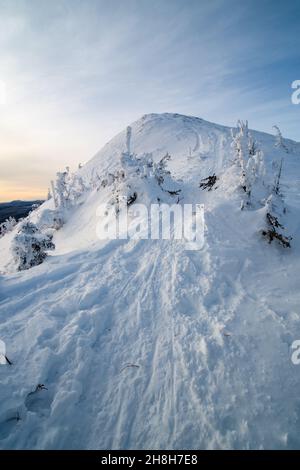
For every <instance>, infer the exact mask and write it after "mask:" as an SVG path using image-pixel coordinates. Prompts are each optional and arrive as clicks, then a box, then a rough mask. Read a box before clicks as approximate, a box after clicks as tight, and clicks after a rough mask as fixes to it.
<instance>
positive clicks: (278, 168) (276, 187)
mask: <svg viewBox="0 0 300 470" xmlns="http://www.w3.org/2000/svg"><path fill="white" fill-rule="evenodd" d="M282 166H283V158H282V159H281V160H280V163H279V164H277V163H276V164H275V163H274V162H273V167H275V169H276V175H275V181H274V187H273V191H274V192H275V194H278V195H279V194H280V179H281V174H282Z"/></svg>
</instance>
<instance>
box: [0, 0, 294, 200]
mask: <svg viewBox="0 0 300 470" xmlns="http://www.w3.org/2000/svg"><path fill="white" fill-rule="evenodd" d="M299 25H300V1H299V0H298V1H297V0H285V1H283V0H276V1H271V0H248V1H244V2H241V1H236V0H209V1H208V0H206V1H204V0H159V1H157V0H151V1H150V0H149V1H148V0H139V1H138V0H110V2H108V1H104V0H85V1H80V0H53V1H49V0H47V1H46V0H26V1H24V0H0V50H1V54H0V82H1V83H2V84H3V83H5V88H6V100H5V102H4V103H2V104H1V105H0V164H1V173H0V200H5V199H11V198H18V197H22V198H27V199H28V198H31V197H40V196H42V195H43V194H44V193H45V188H47V186H48V181H49V180H50V178H51V177H52V176H53V175H54V174H55V172H56V171H57V170H59V169H61V168H63V167H64V166H65V165H67V164H68V165H70V166H71V167H72V166H73V167H74V166H76V165H77V164H78V162H79V161H82V162H84V161H86V160H88V159H89V158H90V157H91V156H92V155H93V154H94V153H96V151H97V150H98V149H99V148H100V147H101V146H102V145H103V144H104V143H105V142H106V141H107V140H109V139H110V138H111V137H113V136H114V135H115V134H116V133H117V132H118V131H120V130H121V129H122V128H124V127H125V126H126V125H127V124H128V123H130V122H131V121H133V120H135V119H137V118H139V117H140V116H141V115H143V114H145V113H150V112H178V113H183V114H190V115H196V116H199V117H202V118H204V119H207V120H210V121H214V122H217V123H220V124H227V125H230V126H233V125H234V124H235V123H236V121H237V119H239V118H241V119H248V120H249V124H250V127H253V128H256V129H259V130H264V131H266V132H272V126H273V124H277V125H279V127H280V128H281V130H282V133H283V135H284V136H286V137H290V138H293V139H295V140H300V105H299V106H296V105H293V104H292V103H291V93H292V90H291V83H292V82H293V81H294V80H296V79H300V34H299V32H300V26H299Z"/></svg>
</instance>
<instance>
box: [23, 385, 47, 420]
mask: <svg viewBox="0 0 300 470" xmlns="http://www.w3.org/2000/svg"><path fill="white" fill-rule="evenodd" d="M52 400H53V397H52V395H51V393H50V392H49V390H48V389H47V388H46V387H45V385H44V384H38V385H37V387H36V389H35V390H34V392H30V393H28V395H27V397H26V399H25V406H26V408H27V410H28V411H33V412H34V413H38V414H40V415H42V416H45V415H47V414H48V413H49V410H50V407H51V403H52Z"/></svg>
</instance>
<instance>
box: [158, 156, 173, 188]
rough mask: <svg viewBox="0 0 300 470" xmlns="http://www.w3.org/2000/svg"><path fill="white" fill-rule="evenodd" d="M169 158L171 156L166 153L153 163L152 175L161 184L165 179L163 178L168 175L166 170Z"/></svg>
mask: <svg viewBox="0 0 300 470" xmlns="http://www.w3.org/2000/svg"><path fill="white" fill-rule="evenodd" d="M170 160H171V156H170V155H169V154H168V153H166V155H165V156H164V157H163V158H162V159H161V160H159V162H158V163H156V164H154V176H155V178H156V180H157V182H158V184H159V186H161V185H162V184H163V182H164V181H165V178H166V177H167V176H169V175H170V172H169V170H167V166H168V162H169V161H170Z"/></svg>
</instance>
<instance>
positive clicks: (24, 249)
mask: <svg viewBox="0 0 300 470" xmlns="http://www.w3.org/2000/svg"><path fill="white" fill-rule="evenodd" d="M54 248H55V245H54V243H53V242H52V235H48V234H46V233H42V232H40V231H39V229H38V227H37V226H36V225H35V224H33V223H32V222H28V221H27V222H25V223H23V224H22V226H21V228H20V230H19V231H18V233H17V234H16V235H15V237H14V239H13V242H12V247H11V249H12V252H13V258H14V263H15V265H16V268H17V270H18V271H23V270H25V269H29V268H31V267H33V266H37V265H39V264H41V263H42V262H43V261H44V260H45V258H46V257H47V251H48V250H54Z"/></svg>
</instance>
